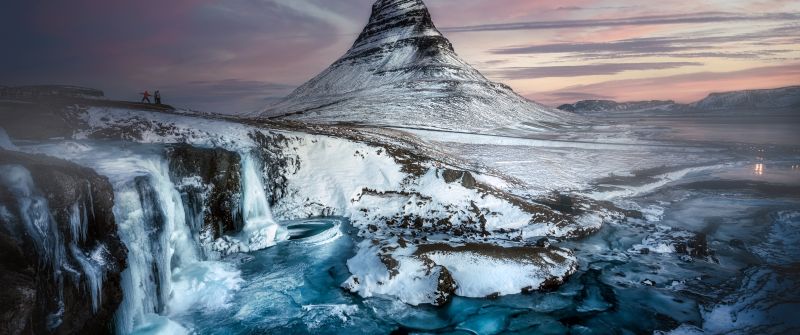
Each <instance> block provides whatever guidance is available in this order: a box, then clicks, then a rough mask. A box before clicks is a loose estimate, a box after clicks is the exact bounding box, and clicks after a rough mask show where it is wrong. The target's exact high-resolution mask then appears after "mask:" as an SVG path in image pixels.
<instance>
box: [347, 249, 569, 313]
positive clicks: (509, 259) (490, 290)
mask: <svg viewBox="0 0 800 335" xmlns="http://www.w3.org/2000/svg"><path fill="white" fill-rule="evenodd" d="M347 265H348V268H349V269H350V272H351V273H352V276H351V277H350V278H348V279H347V281H345V282H344V283H342V287H344V288H345V289H347V290H349V291H351V292H354V293H358V294H359V295H361V296H364V297H371V296H375V295H387V296H393V297H396V298H399V299H400V300H402V301H404V302H406V303H408V304H412V305H419V304H433V305H441V304H444V303H446V302H447V301H449V299H450V298H451V297H452V296H453V295H458V296H463V297H471V298H483V297H497V296H501V295H508V294H519V293H527V292H531V291H534V290H539V289H552V288H555V287H557V286H559V285H560V284H561V283H563V282H564V280H565V279H566V278H567V277H568V276H570V275H572V274H573V273H575V271H576V270H577V259H576V258H575V256H574V255H573V254H572V252H571V251H569V250H566V249H560V248H556V247H533V246H517V247H502V246H497V245H493V244H481V243H468V244H461V245H452V244H449V243H423V244H412V243H410V242H406V241H405V240H403V238H402V237H401V238H395V239H391V240H388V241H383V242H381V241H379V240H364V241H362V242H361V243H360V244H359V252H358V254H356V256H355V257H353V258H352V259H350V260H349V261H348V262H347Z"/></svg>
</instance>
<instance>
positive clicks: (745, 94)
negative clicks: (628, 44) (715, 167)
mask: <svg viewBox="0 0 800 335" xmlns="http://www.w3.org/2000/svg"><path fill="white" fill-rule="evenodd" d="M798 108H800V86H790V87H782V88H775V89H766V90H746V91H734V92H724V93H711V94H709V95H708V96H707V97H706V98H704V99H702V100H700V101H697V102H694V103H690V104H680V103H676V102H675V101H672V100H652V101H632V102H616V101H612V100H582V101H578V102H576V103H574V104H564V105H561V106H558V109H560V110H562V111H567V112H572V113H578V114H596V113H604V112H605V113H626V112H632V113H633V112H636V113H639V112H670V113H671V112H691V113H703V112H727V111H730V112H737V111H751V112H758V111H765V110H786V109H798Z"/></svg>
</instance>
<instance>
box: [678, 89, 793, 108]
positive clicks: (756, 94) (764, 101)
mask: <svg viewBox="0 0 800 335" xmlns="http://www.w3.org/2000/svg"><path fill="white" fill-rule="evenodd" d="M691 106H692V107H694V108H698V109H702V110H732V109H749V108H800V86H790V87H782V88H776V89H770V90H747V91H736V92H725V93H712V94H710V95H709V96H708V97H706V98H705V99H703V100H700V101H698V102H695V103H693V104H691Z"/></svg>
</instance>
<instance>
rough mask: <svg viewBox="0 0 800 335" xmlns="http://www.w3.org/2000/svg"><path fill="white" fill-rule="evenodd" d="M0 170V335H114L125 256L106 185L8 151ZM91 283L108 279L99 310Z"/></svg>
mask: <svg viewBox="0 0 800 335" xmlns="http://www.w3.org/2000/svg"><path fill="white" fill-rule="evenodd" d="M0 169H2V170H3V175H2V177H1V178H0V184H2V186H3V187H2V188H0V221H2V227H0V282H2V283H3V286H2V288H0V298H2V299H1V300H2V303H1V304H0V333H4V334H42V333H56V334H102V333H108V332H110V325H111V322H112V319H113V315H114V313H115V312H116V309H117V307H118V306H119V304H120V302H121V301H122V289H121V287H120V273H121V271H122V270H123V269H124V268H125V267H126V254H127V250H126V248H125V246H124V244H123V243H122V241H121V240H120V239H119V236H118V235H117V226H116V223H115V221H114V214H113V212H112V207H113V204H114V193H113V189H112V187H111V185H110V183H109V182H108V180H107V179H106V178H104V177H101V176H99V175H97V174H96V173H95V172H94V171H92V170H90V169H87V168H83V167H80V166H78V165H75V164H72V163H68V162H66V161H62V160H58V159H54V158H49V157H46V156H38V155H28V154H23V153H18V152H10V151H4V150H0ZM93 272H94V273H96V274H97V275H96V276H92V275H91V273H93ZM93 278H102V284H101V285H99V287H98V291H97V293H96V294H95V297H96V298H97V299H98V304H97V306H96V310H94V308H93V303H92V296H93V295H92V292H91V287H92V279H93Z"/></svg>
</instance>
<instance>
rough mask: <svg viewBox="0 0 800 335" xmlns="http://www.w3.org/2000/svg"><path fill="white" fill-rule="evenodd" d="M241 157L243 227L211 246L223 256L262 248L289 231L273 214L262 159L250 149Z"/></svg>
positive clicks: (283, 237)
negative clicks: (236, 232)
mask: <svg viewBox="0 0 800 335" xmlns="http://www.w3.org/2000/svg"><path fill="white" fill-rule="evenodd" d="M241 158H242V184H243V185H242V193H243V194H242V215H243V219H244V228H243V229H242V232H241V233H239V234H238V236H223V237H222V238H219V239H217V240H216V241H214V243H213V245H212V249H213V250H214V251H217V252H219V253H221V254H223V255H230V254H234V253H237V252H250V251H255V250H261V249H265V248H268V247H271V246H273V245H275V244H276V243H277V242H279V241H283V240H287V239H288V238H289V233H288V231H287V230H286V229H285V228H283V227H281V226H280V225H278V224H277V223H276V222H275V219H274V218H273V217H272V210H271V209H270V207H269V200H268V198H267V193H266V188H265V187H264V181H263V179H262V178H261V175H262V174H263V172H262V171H263V169H262V168H261V162H260V161H259V160H258V159H257V158H256V157H255V156H254V155H253V154H252V153H249V152H245V153H242V154H241Z"/></svg>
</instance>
